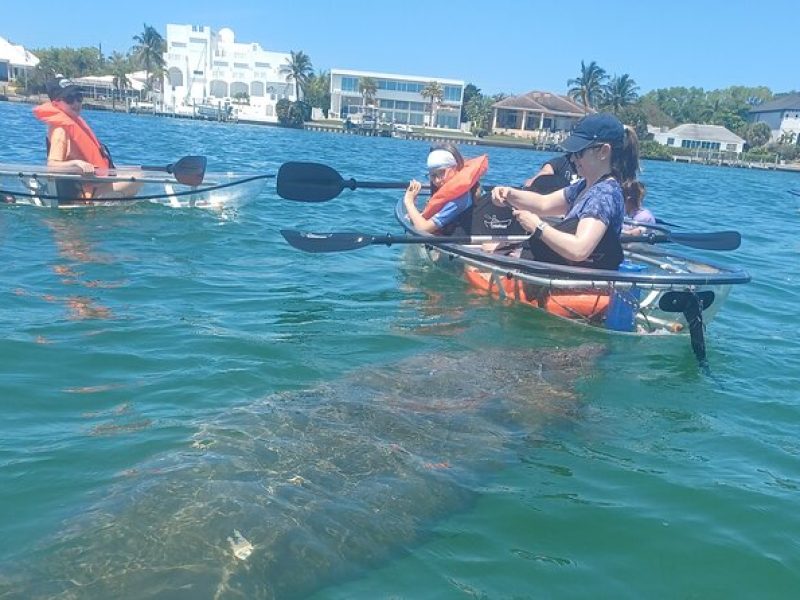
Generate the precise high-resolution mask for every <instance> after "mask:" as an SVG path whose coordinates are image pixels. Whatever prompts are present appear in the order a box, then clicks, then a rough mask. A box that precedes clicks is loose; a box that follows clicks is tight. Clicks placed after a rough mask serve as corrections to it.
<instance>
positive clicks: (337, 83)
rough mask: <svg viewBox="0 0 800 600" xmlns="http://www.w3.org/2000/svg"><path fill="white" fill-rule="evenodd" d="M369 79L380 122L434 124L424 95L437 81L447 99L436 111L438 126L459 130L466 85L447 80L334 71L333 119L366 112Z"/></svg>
mask: <svg viewBox="0 0 800 600" xmlns="http://www.w3.org/2000/svg"><path fill="white" fill-rule="evenodd" d="M367 78H369V79H372V80H373V81H374V82H375V85H376V88H377V89H376V93H375V99H374V107H375V111H376V112H377V117H378V119H379V120H380V121H383V122H385V123H396V124H403V125H420V126H422V125H431V102H430V99H429V98H425V97H423V96H422V94H421V93H420V92H422V90H423V89H424V88H425V87H426V86H427V85H428V84H430V83H432V82H434V81H436V82H438V83H439V85H440V86H441V88H442V93H443V98H442V100H441V101H440V102H438V103H437V105H436V107H435V109H434V113H435V115H436V117H435V118H436V122H435V124H434V125H435V126H436V127H446V128H449V129H458V128H459V125H460V122H461V105H462V103H463V101H464V86H465V85H466V83H465V82H464V81H460V80H457V79H445V78H443V77H418V76H416V75H393V74H390V73H372V72H370V71H350V70H346V69H331V110H330V116H331V117H333V118H339V119H346V118H347V117H348V116H353V115H356V114H360V113H362V112H364V108H365V106H364V105H365V97H364V94H363V93H362V88H361V85H360V82H361V81H362V80H363V79H367Z"/></svg>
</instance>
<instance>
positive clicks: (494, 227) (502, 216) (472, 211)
mask: <svg viewBox="0 0 800 600" xmlns="http://www.w3.org/2000/svg"><path fill="white" fill-rule="evenodd" d="M449 229H450V230H449V231H446V232H444V233H445V235H527V234H528V233H527V232H526V231H525V229H524V228H523V227H522V225H520V224H519V221H517V220H516V219H515V218H514V215H513V214H512V209H511V208H510V207H508V206H495V205H494V204H493V203H492V196H491V194H490V193H489V192H484V191H483V190H480V192H479V193H478V195H477V197H476V198H475V199H474V201H473V203H472V206H471V207H470V208H469V209H468V210H465V211H464V212H463V213H462V214H461V215H460V216H459V218H458V219H456V222H455V224H454V226H452V227H450V228H449Z"/></svg>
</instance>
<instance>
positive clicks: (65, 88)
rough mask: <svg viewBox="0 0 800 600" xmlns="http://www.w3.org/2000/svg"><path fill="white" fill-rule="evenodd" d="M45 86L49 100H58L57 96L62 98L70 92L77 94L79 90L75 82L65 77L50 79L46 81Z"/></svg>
mask: <svg viewBox="0 0 800 600" xmlns="http://www.w3.org/2000/svg"><path fill="white" fill-rule="evenodd" d="M45 87H46V88H47V95H48V97H49V98H50V100H58V99H59V98H64V97H66V96H69V95H71V94H73V95H74V94H79V93H80V91H81V88H80V86H79V85H78V84H77V83H75V82H74V81H71V80H69V79H67V78H66V77H62V78H59V79H51V80H50V81H48V82H47V84H46V85H45Z"/></svg>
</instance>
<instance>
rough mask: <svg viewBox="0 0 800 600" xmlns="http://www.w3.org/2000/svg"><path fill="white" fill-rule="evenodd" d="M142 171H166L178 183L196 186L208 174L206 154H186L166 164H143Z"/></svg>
mask: <svg viewBox="0 0 800 600" xmlns="http://www.w3.org/2000/svg"><path fill="white" fill-rule="evenodd" d="M139 168H140V169H142V171H165V172H167V173H169V174H170V175H172V176H174V177H175V180H176V181H177V182H178V183H182V184H183V185H188V186H192V187H196V186H198V185H200V184H201V183H203V178H204V177H205V175H206V157H205V156H184V157H183V158H181V159H179V160H178V161H177V162H174V163H171V164H168V165H166V166H157V167H154V166H149V165H148V166H142V167H139Z"/></svg>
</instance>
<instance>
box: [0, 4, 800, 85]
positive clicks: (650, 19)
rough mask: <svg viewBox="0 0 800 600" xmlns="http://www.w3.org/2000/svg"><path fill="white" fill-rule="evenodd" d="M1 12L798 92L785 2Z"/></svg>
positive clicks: (32, 26)
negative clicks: (593, 64) (585, 66)
mask: <svg viewBox="0 0 800 600" xmlns="http://www.w3.org/2000/svg"><path fill="white" fill-rule="evenodd" d="M12 4H13V9H11V5H9V6H6V7H5V8H4V10H3V11H2V12H3V16H2V19H0V36H3V37H5V38H7V39H10V40H11V41H13V42H15V43H18V44H23V45H24V46H26V47H28V48H37V47H49V46H72V47H78V46H89V45H91V46H96V45H98V44H102V48H103V52H104V53H106V54H110V53H111V51H113V50H119V51H127V50H128V49H130V47H131V45H133V41H132V37H133V36H134V35H135V34H137V33H139V32H140V31H141V30H142V29H143V24H144V23H147V24H148V25H152V26H153V27H155V28H156V29H157V30H159V31H160V32H161V34H162V35H166V27H165V26H166V24H167V23H182V24H194V25H210V26H211V27H212V29H215V30H219V29H221V28H222V27H230V28H231V29H233V30H234V32H235V34H236V40H237V41H240V42H258V43H260V44H261V45H262V46H263V47H264V48H265V49H268V50H276V51H289V50H302V51H304V52H305V53H306V54H308V55H309V56H310V57H311V61H312V63H313V65H314V68H315V69H316V70H321V69H325V70H328V69H330V68H332V67H333V68H345V69H358V70H365V71H379V72H387V73H401V74H413V75H424V76H432V77H443V78H453V79H463V80H466V81H467V82H471V83H474V84H475V85H477V86H478V87H479V88H480V89H481V91H482V92H484V93H487V94H494V93H497V92H506V93H510V94H518V93H524V92H527V91H530V90H534V89H538V90H547V91H554V92H559V93H563V92H565V91H566V88H567V80H568V79H571V78H574V77H576V76H577V75H578V74H579V71H580V62H581V60H585V61H586V62H587V63H588V62H589V61H592V60H595V61H597V63H598V64H599V65H600V66H601V67H603V68H604V69H605V70H606V71H607V72H608V73H609V74H623V73H628V74H629V75H630V76H631V77H633V78H634V79H635V80H636V82H637V83H638V84H639V86H640V91H641V93H645V92H647V91H649V90H651V89H654V88H660V87H670V86H698V87H702V88H704V89H706V90H711V89H718V88H724V87H728V86H730V85H748V86H754V85H766V86H768V87H769V88H770V89H772V91H773V92H785V91H790V90H800V68H798V65H797V59H798V56H799V55H798V52H800V50H798V46H797V39H798V36H797V22H798V21H797V19H798V15H800V4H798V3H797V1H796V0H794V1H788V0H762V1H760V2H750V1H744V0H727V1H723V0H708V1H706V0H693V1H687V0H667V1H661V2H658V1H652V0H645V1H637V0H626V1H615V0H614V1H612V0H609V1H607V2H605V3H603V2H591V1H588V0H567V1H559V2H554V1H551V2H542V1H540V0H500V1H495V2H491V1H489V2H479V1H478V0H461V1H460V2H454V1H452V0H450V1H447V2H435V1H430V0H425V1H422V0H388V1H381V0H369V1H362V0H346V1H344V2H336V1H331V0H326V1H324V2H323V1H321V0H305V1H304V0H283V1H281V2H278V1H275V0H271V1H264V0H260V1H259V0H218V1H216V2H209V1H206V0H122V1H118V2H101V1H99V0H91V1H88V0H55V1H54V0H39V1H30V2H24V1H23V2H20V1H19V0H14V1H13V3H12Z"/></svg>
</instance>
